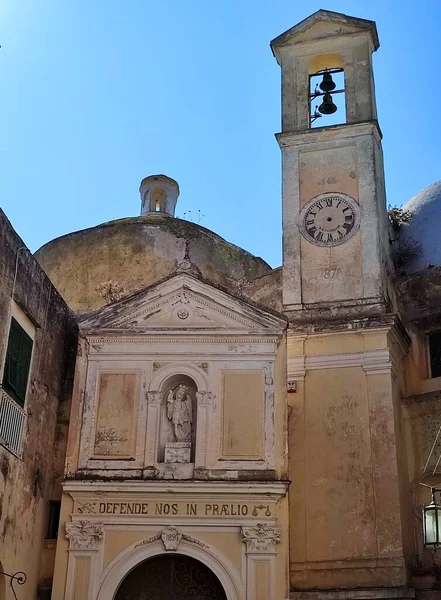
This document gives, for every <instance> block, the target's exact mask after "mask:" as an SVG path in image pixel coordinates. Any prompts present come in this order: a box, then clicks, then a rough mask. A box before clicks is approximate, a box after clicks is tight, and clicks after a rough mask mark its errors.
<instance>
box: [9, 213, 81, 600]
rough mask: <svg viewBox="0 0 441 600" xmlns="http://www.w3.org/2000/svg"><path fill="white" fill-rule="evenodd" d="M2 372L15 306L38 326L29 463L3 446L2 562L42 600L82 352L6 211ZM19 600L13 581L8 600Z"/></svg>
mask: <svg viewBox="0 0 441 600" xmlns="http://www.w3.org/2000/svg"><path fill="white" fill-rule="evenodd" d="M0 282H1V284H0V366H1V367H3V363H4V359H5V352H6V347H7V340H8V331H9V322H10V311H11V305H12V300H14V301H15V302H16V303H17V304H18V305H19V306H20V307H21V308H22V310H23V312H24V313H25V314H26V315H27V316H28V317H29V318H30V319H31V320H32V322H33V323H34V324H35V325H36V334H35V342H34V351H33V358H32V364H31V372H30V376H29V385H28V393H27V397H26V404H25V409H26V411H27V413H28V418H27V421H26V426H25V429H24V432H23V455H22V459H19V458H17V457H15V456H14V455H13V454H11V453H10V452H9V451H7V450H6V449H5V448H4V447H3V446H0V564H1V565H2V567H3V570H5V571H6V572H8V573H14V572H16V571H24V572H25V573H26V575H27V578H28V579H27V583H26V584H25V585H24V586H23V587H21V588H20V591H21V594H22V597H23V598H27V599H29V600H33V599H34V598H37V585H38V581H39V577H40V564H41V560H42V554H43V546H44V537H45V534H46V529H47V520H48V509H49V500H51V499H52V500H55V499H57V498H60V495H61V490H60V489H59V483H58V480H59V479H60V478H61V476H62V473H63V467H64V454H65V450H64V448H65V439H66V434H67V422H66V420H67V416H68V414H69V410H68V405H69V403H70V401H69V390H70V384H71V381H70V377H71V374H70V361H69V356H70V351H71V350H72V348H73V350H75V339H74V328H73V325H72V322H71V317H70V313H69V310H68V308H67V306H66V304H65V302H64V301H63V299H62V298H61V296H60V295H59V294H58V292H57V291H56V290H55V288H54V287H53V285H52V284H51V282H50V281H49V279H48V277H47V276H46V275H45V273H44V272H43V271H42V269H41V267H40V266H39V264H38V263H37V261H36V260H35V259H34V258H33V256H32V255H31V254H30V252H29V250H28V249H27V248H26V247H25V245H24V243H23V241H22V240H21V239H20V238H19V237H18V235H17V234H16V233H15V231H14V229H13V228H12V226H11V224H10V223H9V221H8V220H7V218H6V216H5V215H4V213H3V212H2V211H1V210H0ZM2 598H3V596H2ZM10 598H11V599H12V598H13V596H12V595H11V591H10V588H9V580H7V585H6V600H9V599H10Z"/></svg>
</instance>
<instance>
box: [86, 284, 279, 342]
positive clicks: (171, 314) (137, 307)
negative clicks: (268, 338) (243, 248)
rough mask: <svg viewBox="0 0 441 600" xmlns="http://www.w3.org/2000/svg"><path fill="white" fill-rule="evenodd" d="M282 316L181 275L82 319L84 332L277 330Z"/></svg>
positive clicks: (263, 331)
mask: <svg viewBox="0 0 441 600" xmlns="http://www.w3.org/2000/svg"><path fill="white" fill-rule="evenodd" d="M285 325H286V322H285V320H284V319H283V317H282V316H278V315H277V314H273V313H270V312H267V311H265V310H263V309H261V308H258V307H256V306H254V305H251V304H249V303H248V302H245V301H243V300H240V299H238V298H236V297H233V296H230V295H229V294H228V293H226V292H224V291H222V290H219V289H218V288H215V287H213V286H211V285H210V284H208V283H205V282H202V281H199V280H198V279H195V278H193V277H191V276H189V275H186V274H181V275H176V276H174V277H172V278H171V279H169V280H167V281H165V282H163V283H160V284H158V285H156V286H153V287H150V288H147V289H145V290H141V291H140V292H137V293H136V294H133V295H132V296H129V297H128V298H125V299H123V300H120V301H119V302H114V303H112V304H111V305H108V306H105V307H103V308H101V309H100V310H98V311H95V312H94V313H92V314H89V315H87V316H85V317H83V319H82V320H81V321H80V328H81V330H82V331H83V332H84V333H93V334H95V333H98V332H99V333H101V334H102V333H106V332H108V333H117V332H119V333H121V335H124V334H130V335H133V334H136V333H139V334H154V333H160V334H165V333H167V332H173V333H174V334H176V333H179V332H181V333H185V334H187V335H188V334H190V333H199V334H200V333H220V334H232V333H237V334H243V333H256V334H262V333H270V334H271V333H279V332H282V331H283V330H284V328H285Z"/></svg>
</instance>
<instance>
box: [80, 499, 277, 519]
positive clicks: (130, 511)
mask: <svg viewBox="0 0 441 600" xmlns="http://www.w3.org/2000/svg"><path fill="white" fill-rule="evenodd" d="M76 512H78V513H80V514H105V515H148V516H157V517H161V516H187V517H188V516H204V517H248V516H253V517H258V516H263V515H265V516H266V517H270V516H271V515H272V512H271V508H270V505H269V504H251V505H249V504H239V503H229V504H219V503H200V502H185V503H184V502H94V501H92V502H78V503H77V506H76Z"/></svg>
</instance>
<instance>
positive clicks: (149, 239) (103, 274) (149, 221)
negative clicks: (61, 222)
mask: <svg viewBox="0 0 441 600" xmlns="http://www.w3.org/2000/svg"><path fill="white" fill-rule="evenodd" d="M36 258H37V260H38V261H39V262H40V264H41V266H42V267H43V269H44V270H45V271H46V273H47V274H48V275H49V277H50V278H51V281H52V282H53V283H54V285H55V286H56V287H57V289H58V290H59V292H60V293H61V294H62V295H63V297H64V298H65V300H66V302H67V303H68V304H69V306H70V307H71V308H72V310H75V311H78V312H88V311H90V310H94V309H97V308H100V307H101V306H104V305H105V304H107V302H106V299H105V298H104V297H103V296H102V295H100V293H99V292H98V291H97V287H98V286H100V285H102V284H104V283H106V282H108V281H110V280H111V281H112V282H113V283H114V284H118V285H120V286H122V288H123V295H129V294H131V293H133V292H136V291H138V290H140V289H143V288H145V287H147V286H149V285H152V284H155V283H158V282H159V281H162V280H163V279H166V278H167V277H169V276H170V275H171V274H173V273H175V272H176V271H177V270H180V271H182V272H188V273H192V274H194V275H202V277H204V278H205V279H207V280H208V281H210V282H211V283H213V284H215V285H216V284H217V285H221V286H223V287H226V288H228V289H232V290H234V289H235V290H236V292H237V291H239V290H240V289H241V287H243V285H244V284H245V283H246V282H248V281H250V280H252V279H253V278H255V277H258V276H260V275H263V274H264V273H267V272H269V271H270V270H271V269H270V267H269V265H268V264H267V263H266V262H264V261H263V260H262V259H261V258H257V257H255V256H253V255H252V254H249V253H248V252H246V251H245V250H242V249H241V248H238V247H237V246H234V245H233V244H230V243H228V242H227V241H226V240H224V239H223V238H221V237H220V236H218V235H216V234H215V233H213V232H212V231H210V230H208V229H205V227H201V226H200V225H197V224H196V223H191V222H189V221H184V220H182V219H174V218H171V217H168V216H163V215H147V216H142V217H136V218H127V219H120V220H118V221H111V222H110V223H104V224H103V225H99V226H97V227H93V228H91V229H86V230H84V231H78V232H76V233H72V234H69V235H66V236H63V237H61V238H58V239H56V240H53V241H52V242H49V243H48V244H46V245H45V246H43V247H42V248H40V250H38V252H37V253H36Z"/></svg>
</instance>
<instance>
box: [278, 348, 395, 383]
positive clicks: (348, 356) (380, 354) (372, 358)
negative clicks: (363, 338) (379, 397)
mask: <svg viewBox="0 0 441 600" xmlns="http://www.w3.org/2000/svg"><path fill="white" fill-rule="evenodd" d="M287 362H288V379H296V378H297V379H300V378H302V377H304V376H305V373H306V371H314V370H318V369H338V368H344V367H362V368H363V370H364V371H365V372H366V373H390V372H391V371H392V370H393V369H394V367H393V361H392V357H391V352H390V350H389V348H384V349H380V350H368V351H365V352H339V353H335V354H317V355H312V356H305V355H300V356H294V357H291V358H288V361H287Z"/></svg>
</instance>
